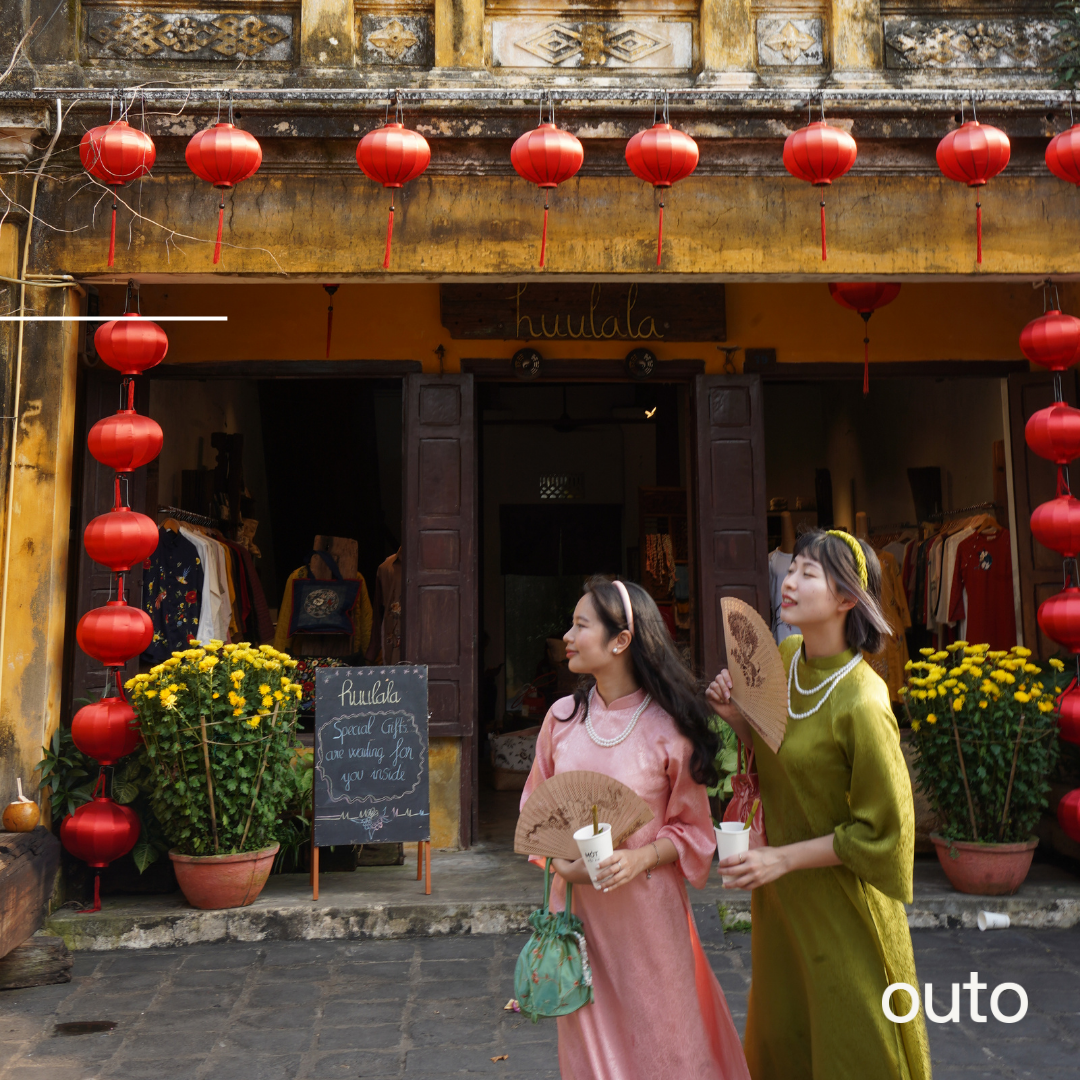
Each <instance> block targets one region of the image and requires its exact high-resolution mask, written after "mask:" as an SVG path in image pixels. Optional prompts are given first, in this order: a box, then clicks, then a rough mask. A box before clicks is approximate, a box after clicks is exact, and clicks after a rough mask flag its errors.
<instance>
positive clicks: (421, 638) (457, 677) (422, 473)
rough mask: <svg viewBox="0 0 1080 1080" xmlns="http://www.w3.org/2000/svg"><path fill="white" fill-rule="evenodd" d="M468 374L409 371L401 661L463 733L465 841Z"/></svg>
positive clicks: (471, 602) (471, 766)
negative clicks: (420, 672) (416, 670)
mask: <svg viewBox="0 0 1080 1080" xmlns="http://www.w3.org/2000/svg"><path fill="white" fill-rule="evenodd" d="M473 401H474V395H473V377H472V375H409V376H408V377H407V378H406V379H405V399H404V408H405V418H404V439H405V479H404V486H405V490H404V500H405V502H404V514H403V517H404V528H403V530H402V531H403V533H404V536H403V538H402V548H403V551H402V557H403V559H404V562H405V582H404V585H405V588H404V606H403V610H402V617H403V620H404V624H405V625H404V635H403V637H404V643H405V651H404V657H405V661H404V662H408V663H417V664H427V666H428V709H429V716H430V721H429V728H428V730H429V732H430V734H431V735H433V736H440V735H452V736H457V737H459V738H460V739H461V843H462V846H464V847H468V846H469V844H470V843H471V842H472V837H473V832H474V828H475V819H476V799H475V786H476V735H477V727H476V706H477V701H476V684H477V665H478V663H479V658H478V655H477V632H478V626H479V608H478V602H477V554H476V536H477V528H476V506H477V502H476V428H475V423H474V411H473Z"/></svg>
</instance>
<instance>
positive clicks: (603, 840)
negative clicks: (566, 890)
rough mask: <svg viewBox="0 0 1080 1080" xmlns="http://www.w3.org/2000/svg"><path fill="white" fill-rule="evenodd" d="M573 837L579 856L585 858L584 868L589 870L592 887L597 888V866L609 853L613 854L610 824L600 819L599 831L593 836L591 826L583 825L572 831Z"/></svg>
mask: <svg viewBox="0 0 1080 1080" xmlns="http://www.w3.org/2000/svg"><path fill="white" fill-rule="evenodd" d="M574 839H575V840H576V841H577V846H578V851H580V852H581V857H582V858H583V859H584V860H585V868H586V869H587V870H588V871H589V877H590V878H591V879H592V883H593V888H594V889H599V888H600V886H599V885H597V884H596V872H597V868H598V867H599V866H600V864H601V863H602V862H603V861H604V860H605V859H606V858H607V857H608V856H609V855H612V854H614V850H615V849H614V848H613V847H612V846H611V826H610V825H608V824H607V822H604V821H601V822H600V831H599V832H598V833H597V834H596V835H595V836H594V835H593V827H592V826H591V825H585V826H584V827H583V828H580V829H578V831H577V832H576V833H574Z"/></svg>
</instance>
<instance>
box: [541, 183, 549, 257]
mask: <svg viewBox="0 0 1080 1080" xmlns="http://www.w3.org/2000/svg"><path fill="white" fill-rule="evenodd" d="M547 219H548V200H547V193H546V192H545V193H544V231H543V232H542V233H541V234H540V267H541V269H543V266H544V255H545V254H546V253H547Z"/></svg>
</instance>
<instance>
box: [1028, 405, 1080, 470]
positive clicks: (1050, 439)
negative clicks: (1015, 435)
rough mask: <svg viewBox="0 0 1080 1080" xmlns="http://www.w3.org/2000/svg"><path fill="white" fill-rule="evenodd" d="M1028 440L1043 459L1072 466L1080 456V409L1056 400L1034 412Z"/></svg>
mask: <svg viewBox="0 0 1080 1080" xmlns="http://www.w3.org/2000/svg"><path fill="white" fill-rule="evenodd" d="M1024 438H1025V439H1026V440H1027V444H1028V446H1030V447H1031V449H1032V450H1034V451H1035V453H1036V454H1038V455H1039V457H1042V458H1046V459H1047V461H1053V462H1055V463H1056V464H1058V465H1068V464H1069V462H1071V461H1075V460H1076V459H1077V458H1078V457H1080V409H1074V408H1073V407H1072V406H1071V405H1066V404H1065V402H1064V401H1055V402H1054V404H1053V405H1050V406H1048V407H1047V408H1045V409H1040V410H1039V411H1038V412H1037V413H1032V415H1031V419H1030V420H1028V422H1027V426H1026V427H1025V428H1024Z"/></svg>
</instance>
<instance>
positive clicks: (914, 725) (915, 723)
mask: <svg viewBox="0 0 1080 1080" xmlns="http://www.w3.org/2000/svg"><path fill="white" fill-rule="evenodd" d="M921 727H922V724H920V723H919V721H918V720H912V721H911V730H912V731H918V730H919V728H921Z"/></svg>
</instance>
